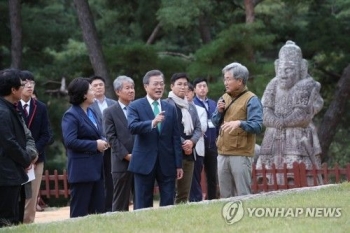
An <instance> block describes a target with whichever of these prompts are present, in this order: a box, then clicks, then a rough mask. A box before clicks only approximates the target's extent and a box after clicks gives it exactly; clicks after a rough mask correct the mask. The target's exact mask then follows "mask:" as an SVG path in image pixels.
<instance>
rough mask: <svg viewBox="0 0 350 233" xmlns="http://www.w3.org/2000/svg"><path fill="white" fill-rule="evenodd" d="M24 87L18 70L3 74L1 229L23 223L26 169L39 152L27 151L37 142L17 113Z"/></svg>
mask: <svg viewBox="0 0 350 233" xmlns="http://www.w3.org/2000/svg"><path fill="white" fill-rule="evenodd" d="M23 87H24V82H22V81H21V79H20V73H19V70H16V69H5V70H1V71H0V119H1V124H0V148H1V149H0V190H1V192H0V227H3V226H8V225H13V224H18V223H19V222H20V219H19V218H20V214H19V202H18V200H19V197H20V190H21V185H22V184H23V183H25V182H26V181H27V180H28V176H27V174H26V168H28V167H30V165H31V163H34V162H35V161H36V159H37V152H36V151H32V150H27V146H28V145H29V143H32V142H33V141H34V139H33V138H32V137H31V135H30V134H29V133H28V131H27V130H26V129H25V124H24V122H23V119H22V117H21V115H20V114H19V112H18V111H17V103H18V101H19V100H20V99H21V94H22V91H23Z"/></svg>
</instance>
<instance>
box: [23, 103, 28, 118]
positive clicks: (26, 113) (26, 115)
mask: <svg viewBox="0 0 350 233" xmlns="http://www.w3.org/2000/svg"><path fill="white" fill-rule="evenodd" d="M27 107H28V104H24V105H23V109H24V115H25V117H28V110H27Z"/></svg>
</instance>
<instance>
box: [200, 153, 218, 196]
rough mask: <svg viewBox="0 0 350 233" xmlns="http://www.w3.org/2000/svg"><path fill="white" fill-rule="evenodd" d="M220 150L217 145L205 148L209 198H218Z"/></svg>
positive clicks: (205, 169)
mask: <svg viewBox="0 0 350 233" xmlns="http://www.w3.org/2000/svg"><path fill="white" fill-rule="evenodd" d="M217 157H218V151H217V148H216V147H213V148H205V156H204V162H203V163H204V171H205V174H206V178H207V189H208V196H207V199H208V200H212V199H217V184H218V182H217V170H218V161H217Z"/></svg>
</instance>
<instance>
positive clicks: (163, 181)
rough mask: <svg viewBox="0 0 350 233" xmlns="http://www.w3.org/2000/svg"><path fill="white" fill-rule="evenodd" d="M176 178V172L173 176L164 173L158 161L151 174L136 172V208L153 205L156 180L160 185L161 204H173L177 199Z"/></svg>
mask: <svg viewBox="0 0 350 233" xmlns="http://www.w3.org/2000/svg"><path fill="white" fill-rule="evenodd" d="M175 178H176V175H175V174H174V175H172V176H165V175H163V174H162V171H161V168H160V165H159V162H158V161H157V162H156V164H155V166H154V168H153V170H152V171H151V173H150V174H147V175H143V174H139V173H134V182H135V198H134V200H135V203H134V209H135V210H136V209H142V208H148V207H153V190H154V184H155V181H157V183H158V187H159V195H160V203H159V206H167V205H173V204H174V201H175Z"/></svg>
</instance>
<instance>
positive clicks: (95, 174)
mask: <svg viewBox="0 0 350 233" xmlns="http://www.w3.org/2000/svg"><path fill="white" fill-rule="evenodd" d="M68 95H69V102H70V103H71V104H72V106H71V107H70V108H69V109H68V110H67V111H66V112H65V113H64V115H63V118H62V134H63V141H64V145H65V147H66V150H67V156H68V182H69V184H70V192H71V200H70V217H71V218H74V217H79V216H85V215H88V214H94V213H103V212H104V200H105V194H104V187H103V151H104V150H106V149H107V148H108V147H109V145H108V143H107V142H106V141H105V140H104V139H102V136H101V135H102V126H101V125H100V123H99V122H98V121H97V117H96V115H95V113H94V112H93V111H92V110H91V109H90V108H89V106H90V105H91V104H92V103H93V102H94V92H93V91H92V89H91V85H90V83H89V82H88V80H87V79H85V78H76V79H74V80H73V81H72V82H71V83H70V84H69V86H68Z"/></svg>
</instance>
